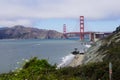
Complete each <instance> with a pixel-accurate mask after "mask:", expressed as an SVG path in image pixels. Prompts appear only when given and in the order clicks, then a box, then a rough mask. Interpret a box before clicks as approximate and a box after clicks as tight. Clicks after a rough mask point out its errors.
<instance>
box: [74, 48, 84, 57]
mask: <svg viewBox="0 0 120 80" xmlns="http://www.w3.org/2000/svg"><path fill="white" fill-rule="evenodd" d="M72 54H73V55H77V54H82V55H83V54H84V52H79V51H78V50H77V48H75V50H74V51H73V52H72Z"/></svg>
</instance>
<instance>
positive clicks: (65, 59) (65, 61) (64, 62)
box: [57, 54, 75, 68]
mask: <svg viewBox="0 0 120 80" xmlns="http://www.w3.org/2000/svg"><path fill="white" fill-rule="evenodd" d="M74 56H75V55H73V54H69V55H67V56H65V57H63V58H62V62H61V63H60V64H59V65H57V68H60V67H65V66H67V65H68V64H69V63H70V62H71V61H72V60H73V58H74Z"/></svg>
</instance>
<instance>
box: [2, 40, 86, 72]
mask: <svg viewBox="0 0 120 80" xmlns="http://www.w3.org/2000/svg"><path fill="white" fill-rule="evenodd" d="M74 48H78V50H79V51H80V50H82V49H84V48H86V47H85V46H83V45H81V43H80V42H79V41H78V40H39V39H33V40H0V73H3V72H9V71H11V70H15V69H17V67H18V66H19V67H21V66H22V63H23V62H24V61H23V60H26V59H30V58H31V57H38V58H39V59H47V60H48V62H49V63H50V64H55V63H56V64H60V63H61V61H64V59H63V58H65V56H68V55H70V54H71V52H72V51H73V50H74ZM67 58H68V57H67ZM18 63H19V64H18Z"/></svg>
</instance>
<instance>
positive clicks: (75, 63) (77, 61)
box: [68, 54, 84, 67]
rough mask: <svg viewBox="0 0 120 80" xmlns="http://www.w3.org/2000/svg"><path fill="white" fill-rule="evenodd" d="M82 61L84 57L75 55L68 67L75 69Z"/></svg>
mask: <svg viewBox="0 0 120 80" xmlns="http://www.w3.org/2000/svg"><path fill="white" fill-rule="evenodd" d="M83 59H84V55H81V54H77V55H75V57H74V59H73V60H72V61H71V63H70V64H69V65H68V66H71V67H76V66H78V65H80V64H82V60H83Z"/></svg>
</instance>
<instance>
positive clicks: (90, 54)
mask: <svg viewBox="0 0 120 80" xmlns="http://www.w3.org/2000/svg"><path fill="white" fill-rule="evenodd" d="M119 60H120V26H119V27H117V28H116V30H115V31H114V32H113V34H112V35H110V36H108V37H107V38H105V39H102V40H99V41H98V42H96V43H95V44H94V45H93V46H92V47H91V48H90V49H89V50H88V51H87V53H85V57H84V60H83V63H88V62H98V61H111V62H115V61H119Z"/></svg>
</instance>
